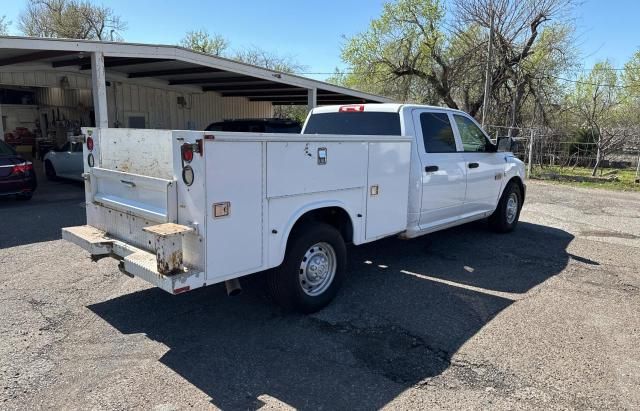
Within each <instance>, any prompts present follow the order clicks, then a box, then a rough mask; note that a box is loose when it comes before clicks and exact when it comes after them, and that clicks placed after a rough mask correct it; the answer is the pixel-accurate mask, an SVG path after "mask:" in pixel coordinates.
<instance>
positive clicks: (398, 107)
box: [311, 103, 464, 114]
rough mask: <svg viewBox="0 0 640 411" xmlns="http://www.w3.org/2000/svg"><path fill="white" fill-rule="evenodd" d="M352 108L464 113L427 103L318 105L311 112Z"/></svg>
mask: <svg viewBox="0 0 640 411" xmlns="http://www.w3.org/2000/svg"><path fill="white" fill-rule="evenodd" d="M346 108H351V109H352V110H353V111H373V112H386V113H399V112H400V110H402V109H403V108H427V109H434V110H446V111H451V112H457V113H464V111H462V110H456V109H453V108H449V107H439V106H430V105H427V104H402V103H369V104H341V105H333V106H322V107H316V108H314V109H313V110H312V111H311V114H320V113H336V112H338V111H340V109H343V110H344V109H346Z"/></svg>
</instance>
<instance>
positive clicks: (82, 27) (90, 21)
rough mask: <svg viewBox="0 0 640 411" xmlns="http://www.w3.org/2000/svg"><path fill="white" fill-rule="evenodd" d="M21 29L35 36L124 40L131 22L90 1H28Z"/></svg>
mask: <svg viewBox="0 0 640 411" xmlns="http://www.w3.org/2000/svg"><path fill="white" fill-rule="evenodd" d="M18 28H19V29H20V31H21V32H22V33H24V34H25V35H27V36H34V37H59V38H73V39H90V40H118V41H120V40H122V32H123V31H124V30H126V28H127V25H126V23H125V22H124V21H123V20H122V18H121V17H120V16H119V15H117V14H115V12H114V11H113V10H112V9H111V8H109V7H105V6H99V5H95V4H92V3H91V2H89V1H86V0H28V1H27V5H26V8H25V10H24V11H23V12H22V13H21V14H20V17H19V21H18Z"/></svg>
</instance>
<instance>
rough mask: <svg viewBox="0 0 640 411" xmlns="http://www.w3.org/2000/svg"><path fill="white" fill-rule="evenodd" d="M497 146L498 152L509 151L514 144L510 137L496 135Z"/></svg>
mask: <svg viewBox="0 0 640 411" xmlns="http://www.w3.org/2000/svg"><path fill="white" fill-rule="evenodd" d="M497 146H498V151H499V152H511V151H513V148H514V146H515V141H514V140H513V138H512V137H498V144H497Z"/></svg>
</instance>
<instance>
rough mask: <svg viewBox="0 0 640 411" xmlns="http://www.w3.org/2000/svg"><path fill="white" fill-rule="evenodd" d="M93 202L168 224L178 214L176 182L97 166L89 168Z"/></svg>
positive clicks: (91, 199)
mask: <svg viewBox="0 0 640 411" xmlns="http://www.w3.org/2000/svg"><path fill="white" fill-rule="evenodd" d="M89 179H90V182H91V198H90V199H89V200H90V201H91V202H93V203H97V204H100V205H102V206H104V207H107V208H110V209H113V210H117V211H121V212H125V213H127V214H129V215H135V216H138V217H142V218H144V219H147V220H150V221H154V222H158V223H166V222H173V221H175V220H176V216H177V206H178V204H177V191H176V181H175V180H167V179H163V178H157V177H148V176H143V175H139V174H131V173H123V172H121V171H115V170H107V169H104V168H99V167H94V168H92V169H91V170H90V171H89Z"/></svg>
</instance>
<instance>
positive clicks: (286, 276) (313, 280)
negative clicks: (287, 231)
mask: <svg viewBox="0 0 640 411" xmlns="http://www.w3.org/2000/svg"><path fill="white" fill-rule="evenodd" d="M346 265H347V250H346V246H345V243H344V240H343V238H342V236H341V235H340V232H339V231H338V230H336V229H335V228H334V227H333V226H330V225H328V224H324V223H314V224H309V225H305V226H304V227H300V228H299V229H297V230H296V231H295V232H294V233H292V234H291V237H290V239H289V243H288V245H287V251H286V254H285V258H284V262H283V263H282V265H281V266H280V267H279V268H278V269H275V270H272V271H271V272H270V273H269V279H268V282H269V290H270V293H271V296H272V297H273V299H274V300H275V301H276V302H277V303H278V304H279V305H281V306H282V307H284V308H285V309H286V310H289V311H298V312H302V313H307V314H308V313H313V312H316V311H318V310H320V309H322V308H324V307H325V306H326V305H327V304H329V303H330V302H331V300H333V298H334V297H335V296H336V294H337V292H338V289H339V288H340V286H341V285H342V282H343V280H344V278H345V276H346V273H345V272H346Z"/></svg>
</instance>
